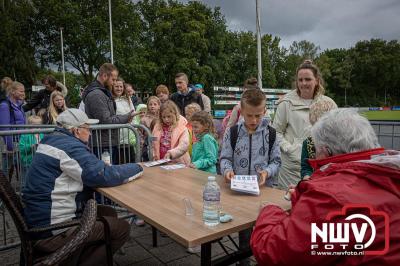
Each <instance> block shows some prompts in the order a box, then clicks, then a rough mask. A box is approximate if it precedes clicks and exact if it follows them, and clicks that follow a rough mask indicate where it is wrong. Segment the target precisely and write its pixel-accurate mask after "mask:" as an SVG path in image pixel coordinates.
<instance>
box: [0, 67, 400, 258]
mask: <svg viewBox="0 0 400 266" xmlns="http://www.w3.org/2000/svg"><path fill="white" fill-rule="evenodd" d="M43 84H45V85H46V88H45V89H44V90H42V91H39V93H38V94H37V95H36V96H35V97H34V98H33V99H31V100H28V101H26V102H24V98H25V94H24V86H23V85H22V84H21V83H19V82H13V81H12V80H11V79H9V78H4V79H3V80H2V82H1V87H2V101H1V104H0V113H1V116H0V124H7V125H10V124H11V125H12V124H25V123H26V121H27V119H26V117H25V112H27V111H30V110H32V109H36V111H35V113H36V115H34V116H31V117H29V118H28V121H29V123H31V124H33V123H36V124H40V123H47V124H56V125H57V128H56V130H55V132H54V133H52V134H49V135H47V136H43V135H37V136H35V137H34V138H26V137H23V138H22V137H21V142H20V145H25V146H32V145H38V147H37V151H36V154H35V156H34V157H33V159H32V158H31V157H29V158H25V160H28V162H29V164H30V165H31V167H30V168H29V169H25V172H27V174H26V186H25V188H24V191H23V199H24V202H25V204H26V208H25V213H26V215H27V218H28V217H29V219H28V224H29V225H30V226H38V225H40V226H45V225H50V224H53V223H57V222H62V221H66V220H68V219H73V218H76V215H77V213H78V212H79V210H80V209H81V208H82V205H81V202H84V201H85V199H87V197H88V195H89V194H90V193H88V191H86V188H95V187H98V186H114V185H119V184H122V183H124V182H127V179H128V178H129V177H131V176H132V175H138V174H139V175H140V174H141V172H142V168H141V166H140V165H139V164H137V163H136V162H135V160H134V158H135V152H138V151H135V150H134V149H131V147H132V146H133V145H135V143H136V141H138V140H137V139H136V138H135V137H134V135H132V134H128V133H127V132H125V131H126V130H127V129H120V131H119V132H118V130H100V131H95V132H94V133H93V135H92V136H91V138H90V131H89V129H90V125H91V124H95V123H99V124H134V125H143V126H145V127H146V128H148V129H149V130H150V132H152V136H153V139H154V141H153V142H152V143H147V140H146V138H144V137H143V132H141V135H140V136H141V138H140V146H141V147H142V149H141V154H140V158H141V161H146V160H148V159H149V155H148V154H147V148H146V147H148V146H149V145H151V147H152V154H153V159H154V160H158V159H171V160H172V161H173V162H178V163H183V164H185V165H186V166H187V167H191V168H195V169H199V170H203V171H206V172H209V173H211V174H217V173H218V174H221V175H222V176H223V177H224V179H225V181H226V182H227V183H229V182H230V180H231V179H232V178H233V177H234V175H257V176H258V180H259V185H260V186H268V187H276V188H279V189H284V190H288V191H289V196H290V200H291V202H292V210H291V211H290V213H288V212H285V211H284V210H282V209H281V208H280V207H278V206H275V205H268V206H266V207H264V208H263V209H262V210H261V211H260V214H259V217H258V219H257V223H256V226H255V229H254V232H252V229H247V230H243V231H241V232H239V248H240V249H248V248H249V247H250V246H251V248H252V250H253V253H254V255H255V257H256V259H257V261H258V262H259V263H260V264H261V265H264V264H267V263H268V264H269V263H270V264H274V265H275V264H282V265H291V264H299V263H298V261H300V260H304V262H306V261H313V262H314V263H323V262H324V261H325V262H328V263H332V262H333V260H329V259H326V257H325V258H324V257H323V256H322V257H317V256H311V255H310V252H309V251H308V250H307V248H309V245H308V246H307V245H305V244H304V243H307V244H308V243H309V239H310V223H311V222H313V221H321V219H324V218H325V216H326V214H327V213H328V212H329V211H331V210H335V209H336V210H340V209H341V207H342V206H344V205H345V204H346V203H349V202H350V203H360V202H361V203H368V204H371V205H373V206H375V207H376V208H377V209H384V210H386V211H387V212H388V213H389V214H390V215H391V217H392V220H391V223H393V224H397V225H399V223H400V217H399V216H398V213H399V208H400V204H399V203H400V196H399V195H400V185H399V177H400V167H399V165H400V155H399V154H398V153H396V152H394V151H393V152H389V151H386V150H385V149H383V148H380V145H379V143H378V141H377V138H376V135H375V133H374V131H373V129H372V127H371V125H370V124H369V122H368V121H367V120H366V119H365V118H363V117H361V116H360V115H358V114H357V113H355V112H354V111H351V110H342V109H337V105H336V103H335V102H334V101H333V100H332V99H331V98H329V97H327V96H325V95H324V87H323V79H322V76H321V73H320V71H319V69H318V67H317V66H316V65H315V64H314V63H313V62H312V61H310V60H306V61H304V62H303V63H302V64H301V65H300V66H299V67H298V69H297V70H296V76H295V82H294V90H293V91H291V92H289V93H288V94H286V95H285V96H284V97H283V98H282V99H280V100H279V102H278V106H277V110H276V113H275V115H274V119H273V122H272V121H271V118H270V116H269V114H268V112H267V110H266V97H265V94H264V93H263V92H262V90H261V89H260V88H259V87H258V85H257V80H256V79H255V78H249V79H248V80H246V81H245V83H244V87H243V94H242V97H241V100H240V103H239V104H238V105H237V106H235V107H234V108H233V111H232V113H231V115H229V116H227V117H226V118H225V119H224V122H223V123H222V124H223V129H222V130H221V132H219V133H217V130H216V126H215V121H214V120H213V118H212V116H211V112H212V110H211V104H210V99H209V97H207V96H206V95H205V94H204V87H203V85H202V84H195V85H191V84H190V83H189V79H188V76H187V75H186V74H185V73H178V74H176V76H175V85H176V88H177V91H176V92H174V93H170V89H169V88H168V87H167V86H166V85H163V84H160V85H158V86H157V87H156V88H155V95H154V96H151V97H149V98H148V99H147V101H146V103H145V104H144V103H142V99H140V98H139V97H138V96H136V95H135V90H134V87H133V86H132V85H131V84H129V83H126V82H125V81H124V80H123V79H122V78H121V77H119V72H118V69H117V68H116V67H115V66H114V65H113V64H110V63H105V64H103V65H102V66H101V67H100V68H99V73H98V76H97V78H96V79H95V80H94V81H93V82H92V83H91V84H89V85H88V86H87V87H86V88H85V89H84V90H83V92H82V102H81V103H80V106H79V109H75V108H67V104H66V101H65V97H66V91H67V90H66V88H65V87H64V86H63V85H62V84H61V83H59V82H57V81H56V80H55V79H54V78H53V77H51V76H49V77H46V78H45V79H44V80H43ZM90 139H91V145H92V146H93V147H94V149H93V153H94V154H92V153H90V151H89V149H88V143H89V141H90ZM22 140H24V141H22ZM4 142H5V144H6V146H7V150H9V151H12V150H13V143H14V142H15V139H12V138H11V137H4ZM109 147H111V154H112V156H111V157H112V158H111V164H107V163H104V162H103V161H101V158H100V157H101V154H102V153H103V152H104V151H105V150H108V151H109ZM22 148H24V147H21V150H22ZM25 148H26V147H25ZM127 153H129V156H128V157H127ZM121 154H122V155H121ZM121 156H122V158H121ZM127 158H130V159H127ZM354 169H357V170H354ZM49 182H50V183H51V184H50V183H49ZM67 184H68V185H69V190H68V192H65V191H64V190H63V186H65V185H67ZM360 193H361V194H363V195H359V194H360ZM369 194H373V195H374V197H370V196H369ZM78 199H79V200H78ZM61 201H63V202H64V203H63V204H64V205H63V206H61V205H62V204H61V203H60V202H61ZM66 202H67V203H66ZM394 203H396V204H394ZM65 204H66V205H65ZM99 214H100V215H106V216H108V219H109V220H110V224H112V226H111V234H112V235H113V234H114V233H115V234H114V236H115V238H113V239H112V241H113V251H114V252H115V251H116V250H117V249H118V248H119V247H121V246H122V244H123V243H124V242H125V241H126V239H127V236H128V235H129V227H128V226H127V224H126V223H124V221H121V220H119V219H118V218H117V217H116V214H115V213H113V212H112V210H104V209H103V210H102V211H99ZM392 215H393V216H392ZM32 217H34V219H35V220H32V219H33V218H32ZM136 220H137V221H139V223H138V224H143V221H141V220H140V219H139V218H136ZM378 223H379V222H378ZM98 226H99V227H101V225H100V224H99V225H98ZM101 231H102V230H100V229H99V230H96V233H93V234H92V237H91V238H90V239H91V240H92V241H94V240H96V239H100V238H104V234H103V233H101ZM391 233H393V234H391V239H392V238H393V239H395V240H396V241H397V243H400V241H399V240H400V232H399V230H397V229H394V227H391ZM68 235H69V234H68V233H66V234H64V236H63V237H60V235H53V236H49V235H46V236H41V237H42V238H41V240H40V241H39V242H38V243H39V244H38V248H39V249H41V250H43V251H48V250H49V249H50V248H56V246H52V245H51V243H52V241H56V243H58V244H59V245H61V244H62V243H65V241H68ZM43 237H44V239H43ZM382 241H383V240H382V239H380V238H379V241H378V242H377V243H376V245H377V247H380V246H381V245H382ZM399 249H400V247H399V246H398V244H397V245H396V244H394V245H393V246H392V247H391V249H390V251H389V253H388V255H386V256H382V257H381V258H380V259H379V262H382V263H385V262H386V263H387V262H389V261H391V260H393V259H397V260H399V258H398V257H396V256H398V255H396V254H400V253H399ZM103 251H104V250H102V249H100V248H99V249H90V252H91V253H90V254H91V256H90V257H91V258H90V259H89V260H88V261H87V262H85V263H88V265H90V263H97V262H99V261H102V260H103V261H104V256H105V251H104V252H103ZM307 251H308V252H307ZM88 252H89V251H88ZM94 255H95V258H94V257H93V256H94ZM332 259H333V257H332ZM370 260H372V259H371V258H368V257H366V256H359V257H356V258H354V257H344V258H341V260H336V261H335V263H341V262H345V263H349V262H357V263H366V264H368V263H369V262H370ZM248 262H249V261H248V260H243V261H241V264H242V265H246V264H248Z"/></svg>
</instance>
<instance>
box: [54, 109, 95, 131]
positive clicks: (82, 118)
mask: <svg viewBox="0 0 400 266" xmlns="http://www.w3.org/2000/svg"><path fill="white" fill-rule="evenodd" d="M57 123H58V124H61V125H62V126H63V127H65V128H67V129H69V128H73V127H80V126H82V125H83V124H89V125H93V124H97V123H99V120H98V119H89V117H88V116H87V115H86V114H85V113H84V112H83V111H81V110H79V109H75V108H70V109H67V110H65V111H64V112H62V113H61V114H60V115H59V116H58V117H57Z"/></svg>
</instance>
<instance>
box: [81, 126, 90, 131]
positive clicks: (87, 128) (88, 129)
mask: <svg viewBox="0 0 400 266" xmlns="http://www.w3.org/2000/svg"><path fill="white" fill-rule="evenodd" d="M78 128H84V129H86V130H87V131H90V128H89V127H85V126H80V127H78Z"/></svg>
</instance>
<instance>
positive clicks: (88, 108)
mask: <svg viewBox="0 0 400 266" xmlns="http://www.w3.org/2000/svg"><path fill="white" fill-rule="evenodd" d="M117 78H118V69H117V68H116V67H115V66H114V65H113V64H110V63H105V64H103V65H102V66H101V67H100V69H99V74H98V76H97V79H96V80H95V81H93V82H92V83H91V84H89V86H88V87H86V89H85V90H84V91H83V93H82V101H83V103H84V104H85V112H86V114H87V116H88V117H89V118H91V119H98V120H99V121H100V124H126V123H129V122H130V121H131V120H132V118H133V116H134V115H135V114H134V112H129V113H126V114H123V115H117V114H116V104H115V101H114V99H113V97H112V94H111V90H112V86H113V84H114V82H115V81H116V80H117ZM100 134H101V138H100V136H99V135H98V134H97V132H93V136H92V142H93V146H94V147H98V149H94V150H93V151H94V153H95V154H96V155H97V156H99V155H100V153H102V152H103V151H104V150H108V151H109V149H110V147H111V151H109V152H111V153H112V155H113V156H112V161H113V163H116V162H117V158H116V155H117V153H118V152H117V145H118V144H119V138H118V130H111V142H110V141H109V134H110V131H109V130H101V132H100Z"/></svg>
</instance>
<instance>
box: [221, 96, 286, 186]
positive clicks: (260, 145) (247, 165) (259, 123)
mask: <svg viewBox="0 0 400 266" xmlns="http://www.w3.org/2000/svg"><path fill="white" fill-rule="evenodd" d="M248 91H249V92H247V91H246V92H244V93H243V96H242V99H241V105H243V104H244V106H245V108H243V107H242V109H244V110H245V112H244V113H243V112H242V115H243V118H244V120H243V121H241V122H239V123H238V124H237V126H233V127H231V128H230V129H228V130H227V131H226V132H225V135H224V138H223V143H222V150H221V156H220V166H221V174H222V175H223V176H224V177H225V179H226V180H227V181H228V180H230V179H231V178H232V177H233V175H258V176H259V177H260V179H261V180H260V185H262V184H263V182H266V184H267V186H272V184H273V179H274V177H275V176H276V175H277V173H278V170H279V167H280V165H281V152H280V149H279V141H278V139H276V132H275V130H274V129H273V128H272V127H270V126H269V120H268V119H267V118H265V117H264V114H265V96H264V94H263V93H262V92H261V91H260V90H256V89H250V90H248ZM260 97H262V98H260ZM231 130H237V133H236V136H237V137H236V141H235V142H236V144H235V145H234V146H235V147H234V150H233V147H232V144H233V143H231V137H232V136H234V135H235V134H233V133H231ZM270 134H272V135H274V134H275V136H274V137H273V136H270ZM270 139H275V140H274V143H273V144H270V143H269V140H270ZM270 145H271V148H270ZM264 176H265V179H266V180H265V179H264ZM263 179H264V180H263Z"/></svg>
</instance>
